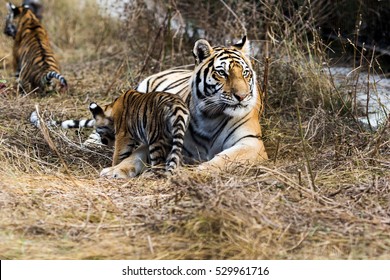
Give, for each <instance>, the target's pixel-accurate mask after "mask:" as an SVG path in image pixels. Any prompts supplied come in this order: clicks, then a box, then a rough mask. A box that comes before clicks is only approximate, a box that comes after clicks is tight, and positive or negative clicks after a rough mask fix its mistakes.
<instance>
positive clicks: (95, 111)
mask: <svg viewBox="0 0 390 280" xmlns="http://www.w3.org/2000/svg"><path fill="white" fill-rule="evenodd" d="M89 110H90V111H91V113H92V115H93V118H94V119H96V117H98V116H102V117H104V111H103V109H102V107H100V106H99V105H97V104H96V103H95V102H92V103H91V104H89Z"/></svg>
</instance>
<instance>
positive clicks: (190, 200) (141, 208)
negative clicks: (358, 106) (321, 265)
mask: <svg viewBox="0 0 390 280" xmlns="http://www.w3.org/2000/svg"><path fill="white" fill-rule="evenodd" d="M44 2H45V1H44ZM47 2H50V3H52V2H55V3H56V4H54V3H52V4H50V5H49V6H48V8H47V11H48V12H47V14H50V15H53V16H58V17H59V14H56V13H54V12H53V11H56V9H58V10H59V11H64V10H63V9H64V8H61V7H60V6H61V5H65V6H66V9H71V5H72V4H74V3H73V2H72V1H47ZM75 2H76V1H75ZM65 3H68V4H65ZM53 5H58V6H53ZM73 9H74V8H73ZM80 9H81V8H80ZM49 11H50V12H49ZM2 12H3V11H1V12H0V16H1V17H2V16H3V14H1V13H2ZM79 13H80V14H83V15H86V19H84V20H85V21H84V22H83V25H81V26H88V23H89V24H91V22H88V20H89V21H90V20H91V17H90V15H89V13H96V10H93V8H92V7H91V6H88V9H87V10H83V9H81V10H80V11H79ZM88 15H89V16H88ZM67 18H68V19H69V20H68V21H67V22H68V23H66V22H63V21H61V18H58V22H60V24H62V25H65V26H64V27H65V28H67V30H68V33H69V34H67V35H66V36H68V39H66V40H65V39H64V40H63V41H61V40H60V37H62V35H61V34H58V32H57V33H56V31H55V29H54V27H53V25H52V23H50V22H51V21H50V20H49V19H47V21H46V22H47V24H48V26H51V27H48V28H49V29H50V31H51V33H50V34H52V38H53V41H54V43H55V44H56V45H57V50H56V52H57V53H59V54H60V56H61V62H62V66H63V67H62V68H63V72H64V74H65V76H66V77H67V78H68V81H69V83H70V87H71V91H70V94H69V95H67V96H63V95H60V94H53V95H50V96H47V97H43V98H39V97H37V96H34V95H28V96H18V95H17V94H16V92H15V90H14V89H13V85H14V80H13V78H12V75H13V74H12V70H11V69H10V68H9V63H10V61H9V57H8V56H7V55H8V54H9V53H10V51H11V48H10V45H11V44H10V42H9V41H8V40H5V39H4V37H2V39H1V40H0V55H1V57H5V59H4V61H3V62H2V66H1V67H2V68H0V69H1V72H0V79H5V80H7V85H8V86H9V88H8V89H7V91H6V93H2V94H1V96H0V100H1V102H0V112H1V116H2V117H1V120H0V131H1V132H0V162H1V163H2V168H1V169H0V209H1V210H0V258H1V259H389V258H390V253H389V252H390V171H389V170H390V157H389V154H390V144H389V140H388V139H389V131H388V129H386V126H384V127H383V128H382V129H379V130H378V131H377V132H365V131H363V130H360V128H359V126H358V125H357V124H356V123H355V121H354V120H353V118H351V117H350V115H349V114H341V113H336V112H339V110H340V107H337V106H335V105H334V104H333V103H332V105H329V103H327V102H325V101H324V102H323V100H325V99H324V98H328V96H329V95H328V93H331V94H334V91H333V90H334V88H333V89H332V84H331V82H330V81H329V80H327V79H328V78H327V77H326V76H324V75H323V74H321V73H322V72H321V71H319V68H320V67H319V66H318V64H316V63H318V61H317V62H316V61H315V60H314V59H310V58H308V56H306V55H304V54H302V53H298V51H297V52H295V53H292V52H290V51H291V50H292V48H293V43H291V42H293V40H290V39H291V38H290V39H289V38H287V39H286V43H285V44H284V46H285V47H284V48H282V47H280V48H279V49H277V50H276V52H277V53H279V54H281V50H284V52H285V53H284V54H286V55H287V54H288V53H289V58H290V61H293V63H287V62H286V61H285V60H282V59H281V57H277V56H276V55H271V64H270V76H269V77H268V80H269V82H270V85H269V86H270V92H269V96H268V103H267V104H268V105H267V106H268V107H267V114H266V116H265V117H264V119H263V127H264V129H265V144H266V147H267V149H268V152H269V156H270V160H269V161H268V162H263V163H259V164H258V165H253V166H244V165H238V166H237V165H232V166H230V167H228V171H221V173H219V174H208V173H206V172H205V173H199V172H195V171H193V170H190V169H189V168H183V170H182V171H181V172H180V173H179V174H176V175H174V176H172V177H171V178H170V179H161V178H155V177H154V176H152V175H150V174H145V175H142V176H140V177H138V178H135V179H131V180H107V179H103V178H99V177H98V174H99V171H100V170H101V169H102V168H103V167H106V166H108V165H109V164H110V157H111V152H112V151H110V150H109V149H107V148H98V147H97V148H96V149H93V150H91V149H86V148H83V147H81V145H80V144H81V143H82V142H83V140H85V138H86V135H87V134H88V131H77V132H75V131H62V130H59V129H52V130H49V134H48V137H46V140H45V138H44V136H43V134H42V131H40V130H37V129H36V128H34V127H33V126H31V125H30V124H29V122H28V117H29V114H30V113H31V111H33V110H34V107H35V105H36V104H38V105H39V108H40V111H41V113H42V114H43V115H44V117H45V118H48V117H52V116H53V117H55V118H65V117H66V118H70V117H77V118H80V117H87V116H88V113H87V106H88V104H89V102H90V101H92V100H96V101H100V102H104V101H109V100H111V99H112V98H113V96H115V95H116V94H115V92H119V91H120V90H121V89H125V88H128V87H129V86H131V85H134V84H135V82H136V81H137V79H139V77H138V74H139V73H138V72H137V71H139V70H140V69H141V68H142V66H143V65H142V64H141V63H140V62H144V61H145V60H144V59H145V58H144V55H145V53H136V54H134V53H133V48H134V46H133V47H131V48H129V47H128V45H127V44H126V43H125V42H122V43H121V42H120V40H117V41H115V47H112V45H113V44H112V40H114V39H115V38H116V36H119V35H117V34H115V32H111V31H110V32H109V31H107V34H109V36H108V35H107V36H108V38H107V41H106V39H104V40H103V41H102V40H98V39H96V40H95V41H94V40H92V39H91V38H94V36H93V33H92V35H91V34H90V33H88V32H92V31H91V30H86V31H82V30H81V29H80V28H79V27H77V25H75V22H76V20H80V21H81V19H80V17H79V15H78V13H76V12H75V11H74V10H70V11H69V14H67ZM98 18H99V17H98ZM87 19H88V20H87ZM95 22H98V20H97V19H96V18H94V23H95ZM102 22H105V24H106V26H107V28H108V27H109V26H111V25H110V24H111V23H110V21H109V20H108V19H102ZM67 24H68V25H67ZM102 24H103V23H102ZM112 24H113V26H115V24H117V23H115V22H113V23H112ZM76 31H77V32H85V33H81V34H79V33H77V32H76ZM76 34H77V35H76ZM71 38H73V39H71ZM3 39H4V40H3ZM288 40H290V41H288ZM284 54H281V55H284ZM256 58H257V59H258V60H262V57H256ZM189 59H190V58H189ZM159 61H160V60H159ZM123 62H124V63H125V64H124V65H125V66H124V67H122V69H123V70H122V69H120V70H119V71H117V69H118V67H119V66H120V65H121V64H122V63H123ZM256 67H258V69H259V72H260V71H261V69H262V65H258V64H256ZM150 72H153V69H152V70H150ZM114 73H117V74H116V75H114ZM144 75H146V74H145V73H144ZM259 76H261V75H259ZM289 85H291V86H289ZM110 88H111V90H110V91H109V92H108V89H110ZM288 89H290V90H292V92H289V91H288ZM318 89H320V90H321V92H318V91H317V90H318ZM312 92H316V93H317V95H313V98H310V94H311V93H312ZM289 93H291V94H292V95H289ZM296 98H298V99H299V100H304V102H299V107H298V108H299V110H300V113H301V115H302V121H301V128H302V132H303V136H304V139H303V140H302V138H301V137H300V134H299V122H298V118H297V107H296V105H297V104H296ZM329 100H330V99H329ZM332 101H333V99H332ZM332 106H333V107H332ZM340 106H342V105H340ZM387 125H388V124H387ZM48 139H50V140H51V141H52V142H53V144H54V146H55V147H56V150H57V152H56V151H55V150H52V149H51V148H50V147H49V145H48ZM303 145H305V147H306V149H305V151H306V154H305V153H304V149H303ZM305 158H306V159H307V160H305ZM307 162H309V163H310V166H311V169H312V175H313V180H314V184H315V187H316V188H315V189H314V187H313V180H312V179H311V178H310V174H309V170H308V169H307Z"/></svg>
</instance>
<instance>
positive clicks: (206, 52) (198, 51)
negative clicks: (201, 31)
mask: <svg viewBox="0 0 390 280" xmlns="http://www.w3.org/2000/svg"><path fill="white" fill-rule="evenodd" d="M213 51H214V50H213V48H212V47H211V46H210V44H209V42H207V41H206V40H204V39H200V40H198V41H196V42H195V46H194V49H193V51H192V53H193V54H194V57H195V60H196V64H199V63H201V62H202V61H203V60H204V59H205V58H207V57H209V56H210V55H211V54H212V53H213Z"/></svg>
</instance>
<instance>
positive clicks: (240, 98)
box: [233, 92, 248, 101]
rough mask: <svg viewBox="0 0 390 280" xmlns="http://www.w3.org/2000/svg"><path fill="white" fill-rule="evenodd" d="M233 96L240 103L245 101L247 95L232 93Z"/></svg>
mask: <svg viewBox="0 0 390 280" xmlns="http://www.w3.org/2000/svg"><path fill="white" fill-rule="evenodd" d="M233 96H234V97H235V98H236V99H237V100H238V101H242V100H244V99H245V97H247V96H248V94H247V93H245V92H233Z"/></svg>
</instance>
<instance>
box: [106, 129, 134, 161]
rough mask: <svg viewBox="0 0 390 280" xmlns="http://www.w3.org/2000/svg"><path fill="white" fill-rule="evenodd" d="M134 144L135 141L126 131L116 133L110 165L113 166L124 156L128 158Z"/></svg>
mask: <svg viewBox="0 0 390 280" xmlns="http://www.w3.org/2000/svg"><path fill="white" fill-rule="evenodd" d="M136 146H137V142H136V141H135V140H134V139H133V138H132V137H130V135H129V134H128V133H121V134H118V135H116V139H115V148H114V155H113V158H112V166H115V165H117V164H119V163H120V162H121V161H122V160H124V159H125V158H128V157H129V156H130V155H131V153H132V152H133V150H134V149H135V147H136Z"/></svg>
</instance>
